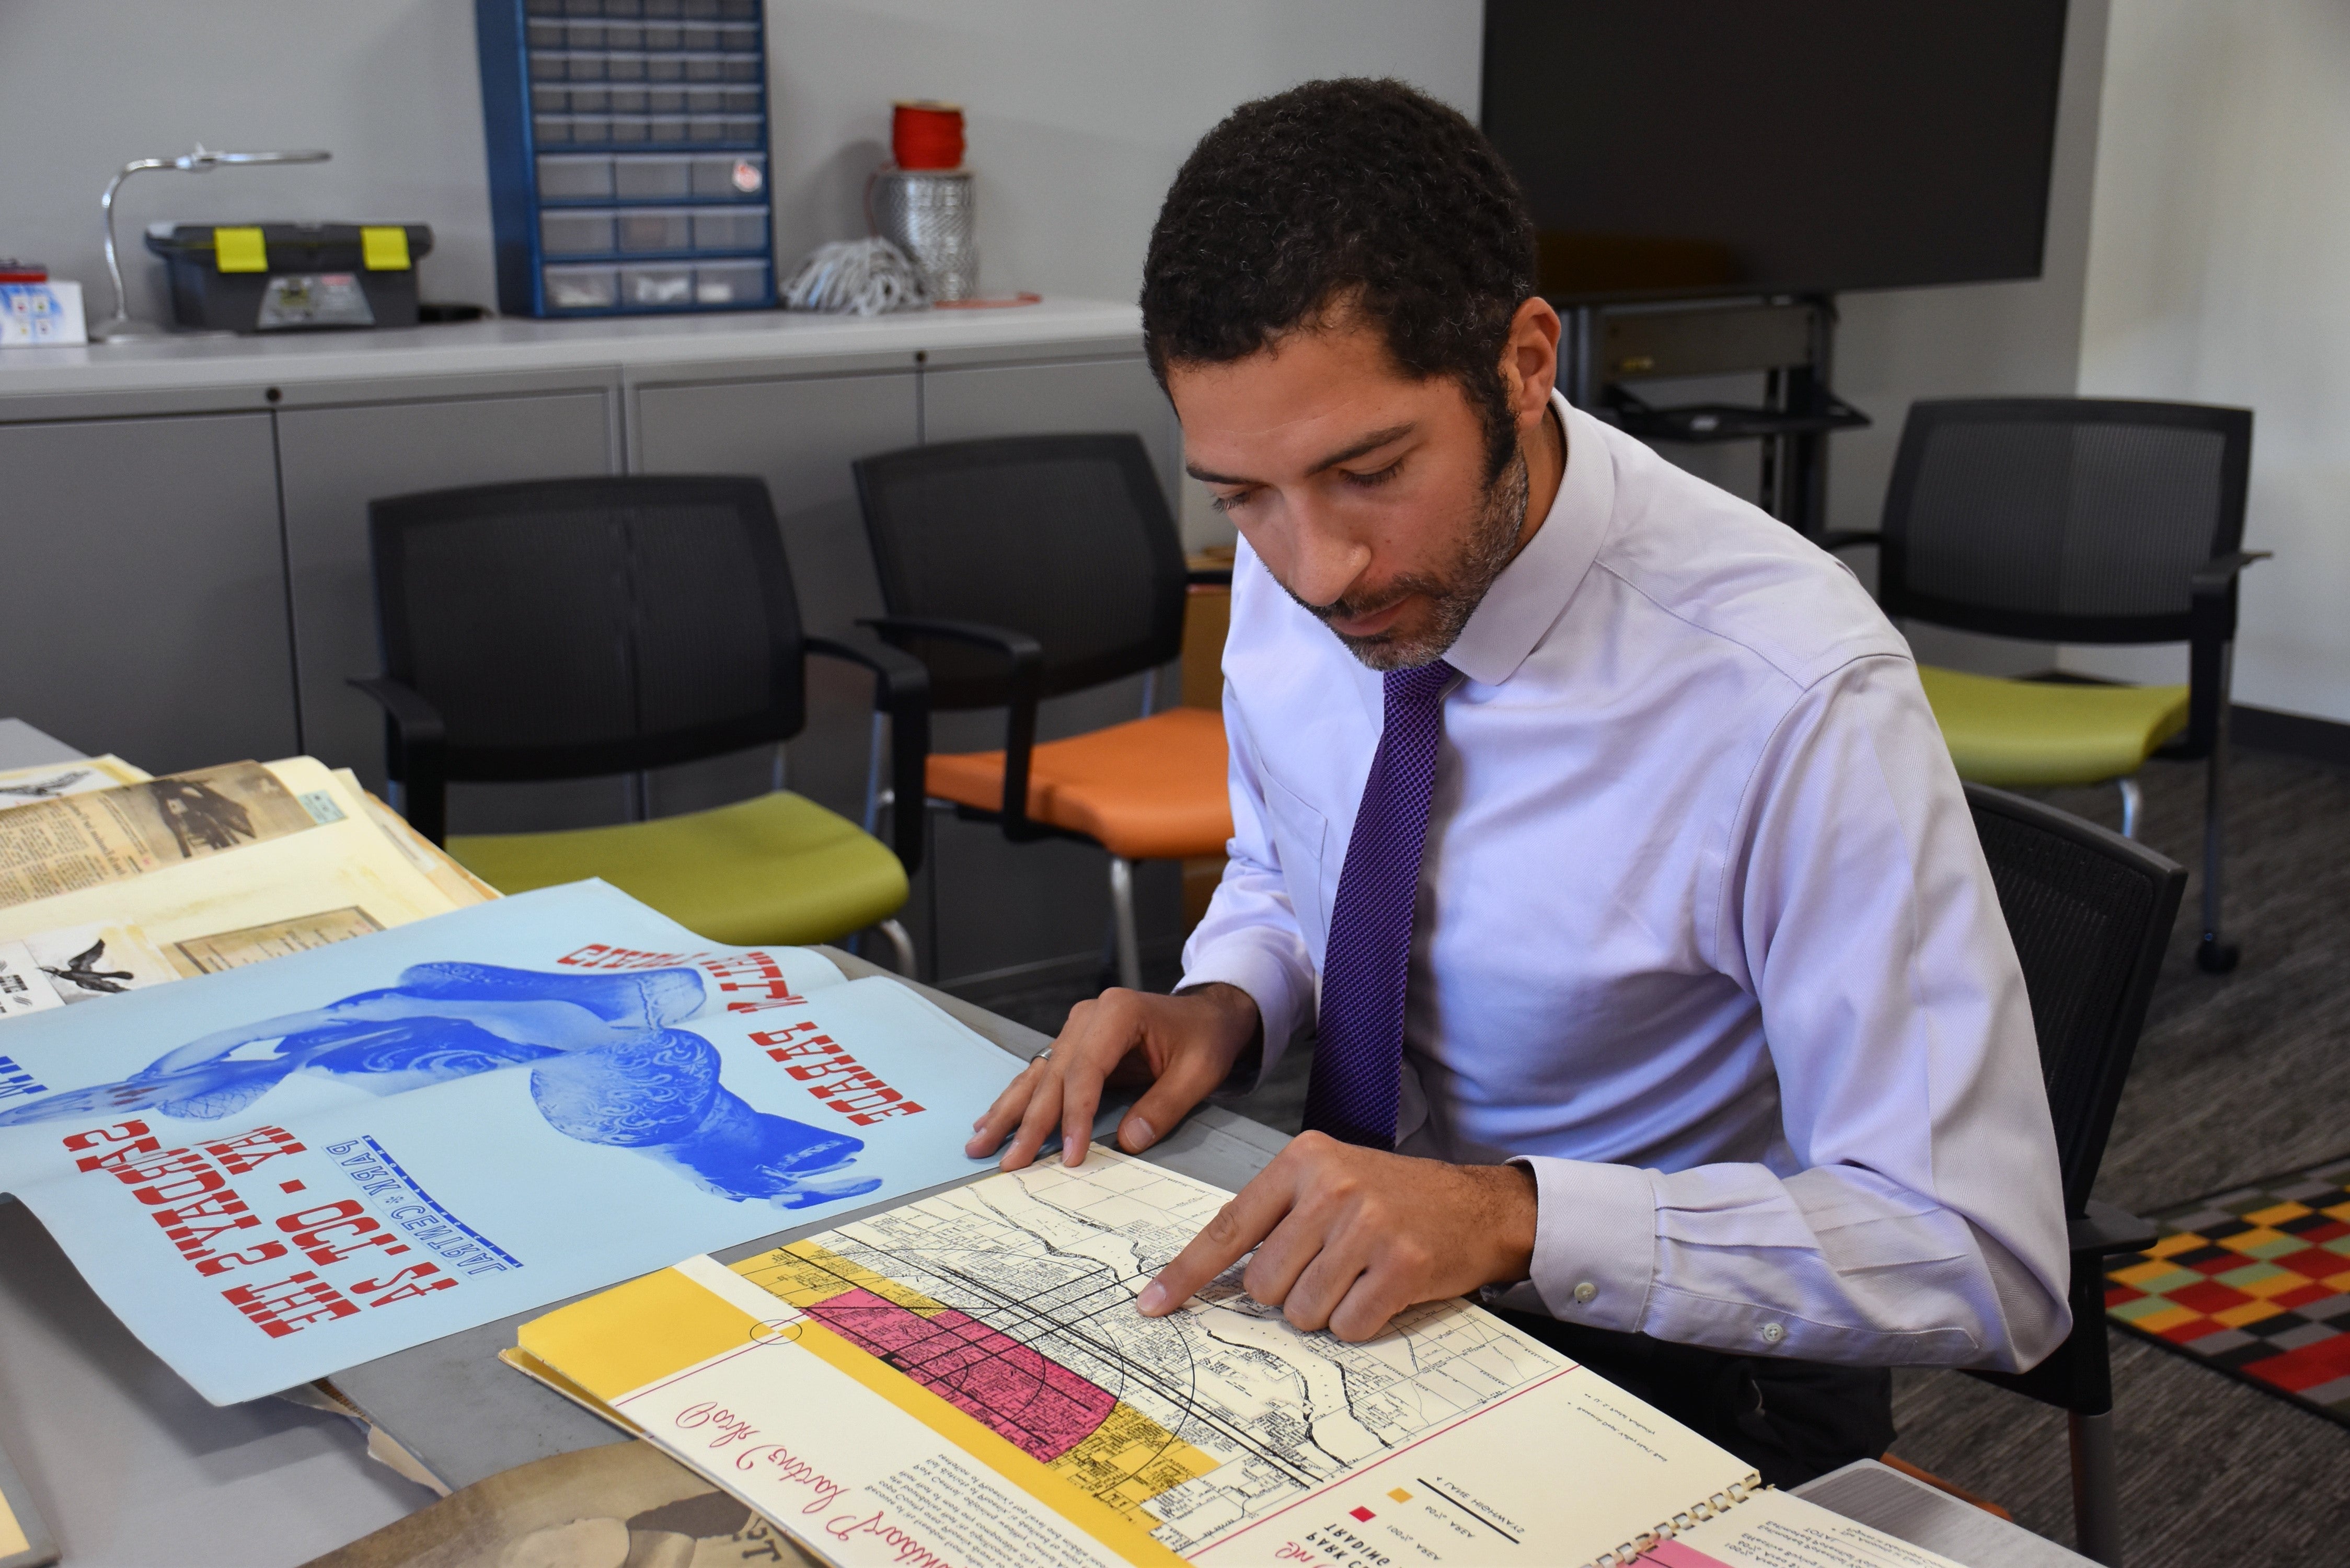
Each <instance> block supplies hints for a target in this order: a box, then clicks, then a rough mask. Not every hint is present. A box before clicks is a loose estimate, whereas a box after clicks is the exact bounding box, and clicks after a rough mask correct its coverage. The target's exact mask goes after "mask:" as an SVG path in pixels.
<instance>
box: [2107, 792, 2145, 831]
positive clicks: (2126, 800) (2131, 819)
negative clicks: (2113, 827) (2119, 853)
mask: <svg viewBox="0 0 2350 1568" xmlns="http://www.w3.org/2000/svg"><path fill="white" fill-rule="evenodd" d="M2114 783H2115V784H2118V785H2119V786H2121V792H2122V836H2123V837H2124V838H2136V837H2137V814H2138V808H2139V807H2140V806H2142V805H2145V804H2146V801H2145V798H2144V796H2143V795H2142V794H2140V792H2139V790H2138V787H2137V780H2136V779H2116V780H2115V781H2114Z"/></svg>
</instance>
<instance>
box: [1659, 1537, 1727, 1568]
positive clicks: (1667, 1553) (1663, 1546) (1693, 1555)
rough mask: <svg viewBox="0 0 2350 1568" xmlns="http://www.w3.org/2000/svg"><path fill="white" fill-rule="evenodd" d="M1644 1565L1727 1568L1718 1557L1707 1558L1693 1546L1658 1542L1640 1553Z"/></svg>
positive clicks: (1683, 1567)
mask: <svg viewBox="0 0 2350 1568" xmlns="http://www.w3.org/2000/svg"><path fill="white" fill-rule="evenodd" d="M1640 1561H1641V1562H1642V1563H1654V1564H1655V1565H1656V1568H1729V1565H1728V1564H1727V1563H1723V1562H1722V1560H1721V1558H1719V1557H1709V1556H1707V1555H1706V1554H1705V1553H1704V1552H1700V1551H1699V1550H1698V1549H1697V1548H1696V1547H1694V1546H1684V1545H1682V1544H1681V1543H1680V1542H1678V1541H1659V1542H1657V1543H1656V1544H1655V1545H1654V1546H1651V1547H1649V1548H1648V1550H1647V1551H1646V1552H1641V1553H1640Z"/></svg>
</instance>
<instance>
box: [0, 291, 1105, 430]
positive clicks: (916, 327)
mask: <svg viewBox="0 0 2350 1568" xmlns="http://www.w3.org/2000/svg"><path fill="white" fill-rule="evenodd" d="M1141 330H1142V318H1141V312H1140V310H1139V308H1138V307H1137V306H1132V305H1125V304H1119V303H1118V302H1115V301H1111V300H1096V299H1071V298H1060V297H1053V298H1047V299H1045V300H1043V301H1041V302H1039V303H1036V304H1034V305H1020V306H986V307H979V308H951V309H931V310H919V311H908V312H905V313H902V314H899V315H892V316H879V317H844V316H815V315H804V314H800V313H797V312H791V311H781V310H759V311H739V312H726V313H718V314H712V315H698V316H664V317H642V316H638V317H600V318H598V319H594V320H585V321H536V320H528V319H524V318H521V317H500V318H497V319H494V320H489V321H475V322H463V323H453V324H449V325H442V326H428V327H390V328H385V329H383V330H380V331H349V332H307V333H286V334H276V335H268V336H254V337H164V338H146V339H139V340H135V341H131V342H126V343H114V344H91V345H90V346H89V347H88V348H8V349H5V350H0V404H5V400H10V399H30V398H51V397H59V396H76V395H87V394H91V393H109V392H112V393H120V392H140V391H155V390H171V389H202V388H213V387H239V388H245V387H255V386H259V385H261V384H264V383H267V384H270V385H282V386H287V387H299V386H303V385H306V384H311V383H320V382H348V381H353V380H362V379H379V378H382V379H407V378H415V377H438V376H465V375H478V374H494V373H512V372H516V371H560V370H567V369H599V368H606V367H619V368H620V369H623V370H626V369H629V368H631V367H640V366H648V365H660V366H679V367H682V366H690V365H693V364H698V363H700V364H723V362H725V361H728V360H793V359H812V360H813V359H831V358H867V357H876V358H889V357H894V356H903V357H904V358H905V359H906V360H907V361H908V362H909V363H910V362H911V361H912V358H913V356H914V355H916V354H917V353H922V354H930V355H938V354H950V355H953V356H955V357H956V358H966V357H968V356H970V355H972V354H974V353H976V354H981V355H983V354H984V353H985V352H986V351H988V350H991V349H1014V348H1017V349H1024V350H1034V349H1035V348H1039V347H1047V348H1049V347H1054V346H1070V347H1080V346H1082V347H1086V348H1094V349H1103V348H1113V347H1116V348H1124V349H1126V350H1128V351H1131V350H1132V349H1134V348H1139V346H1140V337H1141Z"/></svg>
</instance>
